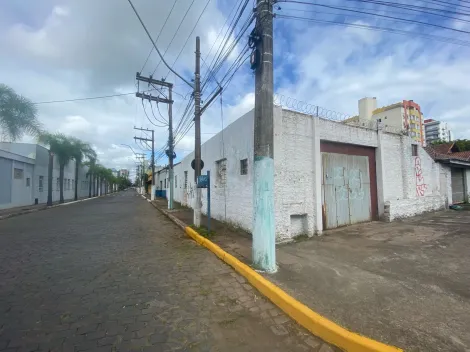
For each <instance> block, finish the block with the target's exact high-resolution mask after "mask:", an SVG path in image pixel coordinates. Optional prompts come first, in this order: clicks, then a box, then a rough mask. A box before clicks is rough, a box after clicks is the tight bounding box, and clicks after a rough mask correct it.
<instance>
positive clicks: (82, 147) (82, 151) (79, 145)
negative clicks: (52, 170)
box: [70, 137, 96, 200]
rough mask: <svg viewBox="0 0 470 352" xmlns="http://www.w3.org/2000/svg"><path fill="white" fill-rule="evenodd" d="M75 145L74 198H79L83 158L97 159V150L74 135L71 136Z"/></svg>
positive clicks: (73, 145)
mask: <svg viewBox="0 0 470 352" xmlns="http://www.w3.org/2000/svg"><path fill="white" fill-rule="evenodd" d="M70 141H71V143H72V147H73V158H74V159H75V185H74V187H75V197H74V199H75V200H77V199H78V169H79V167H80V165H81V164H82V161H83V158H84V157H85V158H88V159H89V160H91V159H96V152H95V151H94V150H93V148H92V147H91V146H90V145H89V144H88V143H85V142H83V141H81V140H80V139H78V138H75V137H72V138H70Z"/></svg>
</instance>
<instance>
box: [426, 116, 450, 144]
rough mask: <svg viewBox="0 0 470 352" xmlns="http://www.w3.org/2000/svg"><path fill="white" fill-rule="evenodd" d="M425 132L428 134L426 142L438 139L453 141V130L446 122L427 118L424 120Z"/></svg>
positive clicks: (429, 142)
mask: <svg viewBox="0 0 470 352" xmlns="http://www.w3.org/2000/svg"><path fill="white" fill-rule="evenodd" d="M424 132H425V136H426V144H432V143H433V142H437V141H445V142H451V141H452V132H451V131H450V129H449V126H448V125H447V123H445V122H441V121H437V120H433V119H426V120H424Z"/></svg>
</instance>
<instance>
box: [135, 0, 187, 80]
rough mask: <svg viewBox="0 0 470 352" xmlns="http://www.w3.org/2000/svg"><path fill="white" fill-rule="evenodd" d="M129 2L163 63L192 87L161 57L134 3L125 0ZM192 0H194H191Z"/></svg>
mask: <svg viewBox="0 0 470 352" xmlns="http://www.w3.org/2000/svg"><path fill="white" fill-rule="evenodd" d="M127 1H128V2H129V4H130V5H131V7H132V9H133V10H134V13H135V15H136V16H137V18H138V19H139V22H140V24H141V25H142V27H143V28H144V30H145V33H147V36H148V37H149V39H150V41H151V42H152V44H153V46H154V48H155V50H156V51H157V53H158V55H159V56H160V59H161V60H162V61H163V63H164V64H165V66H166V67H168V68H169V69H170V71H171V72H173V73H174V74H175V75H176V76H177V77H179V78H180V79H181V80H183V82H185V83H186V84H187V85H188V86H190V87H192V86H193V85H192V84H191V83H189V82H188V81H186V80H185V79H184V78H183V77H182V76H180V75H179V74H178V73H177V72H176V71H175V70H173V68H171V67H170V66H169V65H168V63H167V62H166V61H165V59H164V58H163V56H162V54H161V53H160V50H158V47H157V44H155V42H154V40H153V39H152V36H151V35H150V33H149V31H148V29H147V27H146V26H145V23H144V22H143V21H142V18H140V15H139V13H138V12H137V10H136V8H135V7H134V4H133V3H132V1H131V0H127ZM193 1H194V0H193Z"/></svg>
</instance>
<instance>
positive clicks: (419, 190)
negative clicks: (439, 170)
mask: <svg viewBox="0 0 470 352" xmlns="http://www.w3.org/2000/svg"><path fill="white" fill-rule="evenodd" d="M415 176H416V195H417V196H418V197H423V196H424V193H425V192H426V189H427V188H428V185H427V184H426V182H425V181H424V176H423V169H422V168H421V159H420V157H419V156H417V157H415Z"/></svg>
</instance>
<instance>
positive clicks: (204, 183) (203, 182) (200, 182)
mask: <svg viewBox="0 0 470 352" xmlns="http://www.w3.org/2000/svg"><path fill="white" fill-rule="evenodd" d="M208 187H209V176H207V175H201V176H198V177H197V188H208Z"/></svg>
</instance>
